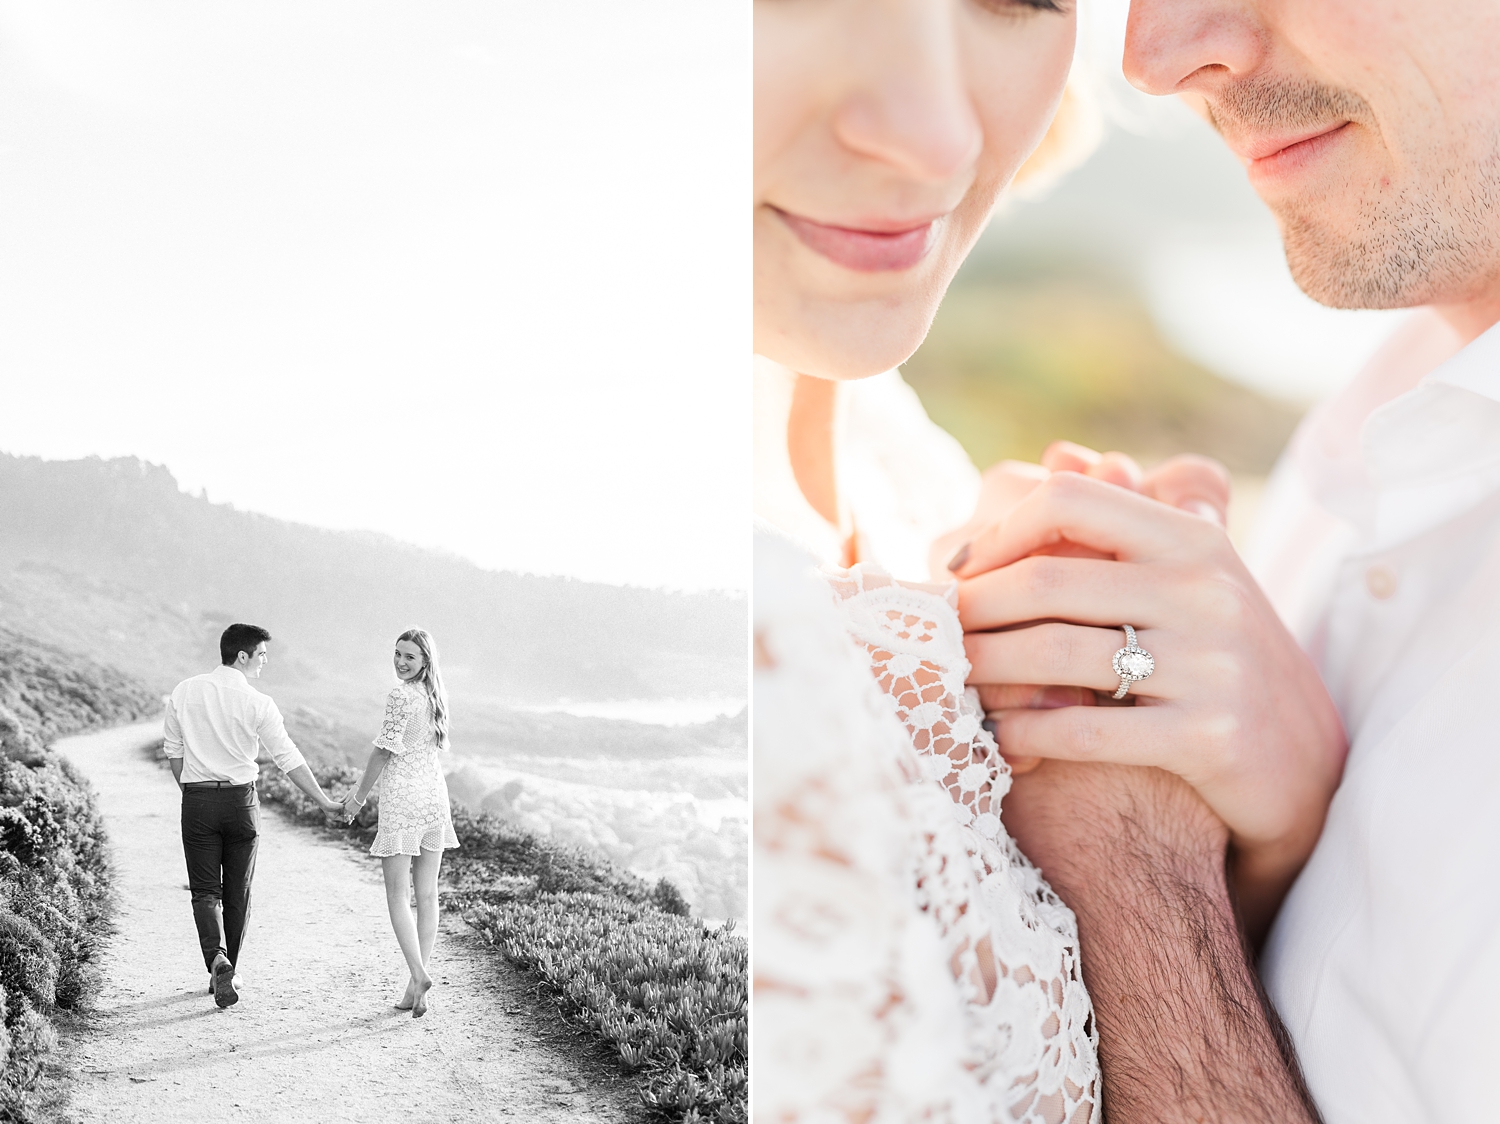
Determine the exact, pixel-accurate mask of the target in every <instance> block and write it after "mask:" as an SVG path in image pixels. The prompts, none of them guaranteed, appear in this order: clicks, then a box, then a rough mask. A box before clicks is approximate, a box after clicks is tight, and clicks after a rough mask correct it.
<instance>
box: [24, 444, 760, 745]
mask: <svg viewBox="0 0 1500 1124" xmlns="http://www.w3.org/2000/svg"><path fill="white" fill-rule="evenodd" d="M0 529H3V534H0V624H10V625H12V626H14V627H17V628H21V629H23V630H25V631H26V632H28V633H29V634H31V635H34V636H37V637H40V638H43V639H45V640H48V641H51V642H53V643H57V644H59V645H62V646H64V647H66V648H70V649H74V650H78V651H87V652H91V653H93V654H95V655H96V656H97V657H98V658H99V659H100V660H101V661H103V662H105V663H108V664H112V665H114V666H116V667H119V668H122V669H124V670H127V671H130V672H132V673H134V674H136V675H138V676H139V677H140V678H141V679H143V680H144V681H146V682H147V683H148V684H150V685H151V686H152V687H153V688H156V689H158V690H166V689H167V688H169V687H170V685H171V684H172V683H174V682H175V681H177V680H178V679H180V678H182V677H183V676H185V675H188V674H192V673H194V672H197V671H200V670H204V669H206V668H207V667H210V666H212V665H213V664H214V663H215V662H217V650H216V644H217V638H218V634H219V632H220V631H221V630H222V629H223V627H224V626H225V625H227V624H228V623H230V622H231V621H234V620H248V621H254V622H255V623H258V624H263V625H265V626H266V627H267V628H269V629H270V630H271V632H272V633H273V634H274V635H275V637H276V642H275V644H274V645H273V649H272V665H271V667H270V669H269V670H268V672H267V675H266V679H265V685H266V689H267V690H269V691H271V692H272V693H273V694H274V695H275V696H276V698H277V699H278V700H279V701H281V702H282V703H283V706H284V708H285V709H287V710H288V711H289V712H290V711H292V710H295V709H296V708H297V707H299V706H300V707H309V708H311V709H312V710H313V711H315V712H316V715H321V716H324V717H325V718H327V719H330V720H333V721H335V722H337V723H339V724H346V725H348V726H350V727H352V728H357V729H359V730H360V731H361V736H362V737H363V736H364V731H366V730H367V729H368V728H369V725H370V723H371V721H372V720H378V717H379V710H378V706H379V700H380V697H381V694H382V692H383V689H384V687H385V685H386V684H387V681H388V679H389V666H388V664H389V649H390V646H391V642H392V640H393V639H394V637H395V636H396V635H397V634H398V633H399V632H401V631H402V630H403V629H405V628H408V627H410V626H412V625H414V624H420V625H421V626H422V627H425V628H427V629H429V630H430V631H431V632H432V633H433V634H434V635H435V636H436V637H437V639H438V641H439V644H440V645H441V647H442V649H443V656H444V670H445V673H446V675H447V678H448V682H449V687H450V690H451V691H452V693H453V695H454V698H455V702H456V703H457V704H459V705H457V706H456V707H455V710H456V712H459V713H463V712H467V713H468V714H469V715H471V716H472V721H473V723H474V733H475V734H476V735H477V734H479V733H480V730H479V727H480V725H481V724H484V725H487V726H490V727H505V728H506V732H508V733H509V734H512V735H516V736H523V737H529V736H530V735H532V734H535V735H538V736H542V735H545V733H546V730H545V727H544V724H541V723H534V724H532V725H531V726H528V727H526V729H525V730H519V729H516V726H517V723H518V722H520V720H519V719H515V718H513V717H511V715H510V712H509V711H508V710H507V709H506V708H507V707H509V706H511V705H517V704H548V703H553V702H556V701H557V700H560V699H565V698H573V699H606V700H608V699H653V698H692V697H699V698H701V697H705V696H721V697H730V698H736V697H742V696H743V693H744V689H745V670H744V667H745V661H744V652H745V629H746V610H745V603H744V601H743V599H740V598H735V597H731V596H727V595H722V594H713V593H693V594H685V593H671V592H666V591H661V590H650V589H638V588H628V587H627V588H622V587H616V586H609V585H603V584H597V583H589V582H582V581H576V580H572V579H567V578H557V577H538V576H534V575H527V574H514V573H497V572H492V571H486V570H482V569H480V568H479V567H477V566H474V565H472V564H470V563H468V562H466V561H464V560H462V559H460V558H457V557H454V556H450V555H445V554H442V553H438V552H435V551H430V550H422V549H419V548H417V547H413V546H409V545H406V544H404V543H401V542H398V541H396V540H394V539H391V538H388V537H385V536H382V535H376V534H372V533H365V532H335V531H325V530H321V529H318V528H314V527H309V526H303V525H300V524H295V523H288V522H285V521H282V520H277V519H272V518H269V517H266V516H262V515H257V514H254V513H251V512H244V511H238V510H236V509H235V508H234V507H233V506H231V505H228V504H216V503H210V502H209V501H208V500H207V499H205V498H202V497H194V496H190V495H187V494H184V493H183V492H182V491H181V490H180V489H179V488H178V486H177V482H176V480H175V479H173V477H172V475H171V473H170V472H168V471H167V470H166V469H165V468H162V467H160V466H157V465H151V464H146V463H144V462H142V461H139V460H136V459H134V458H117V459H114V460H101V459H99V458H97V457H91V458H87V459H84V460H77V461H43V460H40V459H38V458H34V457H15V456H9V455H6V454H0ZM605 548H607V547H605ZM481 715H486V716H487V717H485V718H484V719H483V722H482V723H481V720H480V716H481ZM312 724H314V725H315V724H316V723H315V722H313V723H312ZM521 724H522V725H525V724H524V723H521ZM330 736H331V737H332V740H334V741H337V740H338V739H337V737H336V736H334V735H330Z"/></svg>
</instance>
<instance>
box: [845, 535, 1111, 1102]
mask: <svg viewBox="0 0 1500 1124" xmlns="http://www.w3.org/2000/svg"><path fill="white" fill-rule="evenodd" d="M827 577H828V580H829V582H830V584H831V585H832V588H833V591H834V594H835V596H836V598H837V599H838V601H839V604H840V606H841V608H842V609H843V616H844V620H845V624H846V627H847V629H848V632H849V634H850V635H851V636H852V637H853V638H854V639H855V641H856V642H857V643H858V644H859V646H860V648H861V649H862V650H863V652H864V653H865V655H866V657H867V660H868V668H869V671H870V672H871V673H872V674H873V676H874V679H875V682H876V683H877V685H878V686H879V688H880V693H881V695H882V696H883V698H884V702H885V705H886V708H887V710H888V712H889V713H893V714H894V716H895V717H896V718H897V719H899V720H900V722H901V724H902V725H904V726H905V728H906V732H907V734H908V737H909V739H910V745H911V747H912V748H913V749H915V751H916V753H917V755H918V758H919V759H920V761H921V762H922V771H923V773H924V774H925V777H924V780H925V782H926V783H925V784H922V785H920V786H919V787H920V788H921V789H922V790H923V796H921V797H914V799H918V800H922V799H924V798H925V797H927V796H930V797H933V798H935V800H936V802H937V803H938V804H940V805H941V806H942V807H940V808H939V807H935V808H932V809H931V811H932V814H933V815H934V816H936V817H938V818H939V819H945V820H946V826H945V825H943V824H941V823H937V822H933V823H932V826H931V835H930V837H929V847H930V851H929V858H928V861H929V863H930V864H932V867H931V869H932V872H933V873H932V874H930V875H929V876H928V877H927V878H926V879H924V881H923V883H922V893H923V895H924V899H925V900H924V905H925V907H926V908H927V909H928V910H929V911H930V912H931V913H932V914H933V915H934V916H935V917H936V918H937V919H938V922H939V925H940V928H941V930H942V933H943V936H944V940H945V942H946V945H947V947H948V949H949V951H950V954H951V955H952V956H953V958H954V960H953V962H954V964H955V965H956V966H957V967H958V969H959V971H960V972H961V976H962V981H963V983H964V984H965V985H966V993H965V994H966V999H967V1003H968V1013H969V1016H970V1021H971V1045H972V1047H973V1048H974V1049H975V1050H977V1051H978V1053H977V1054H976V1055H975V1056H974V1057H973V1058H972V1059H971V1065H972V1066H973V1067H974V1068H975V1069H976V1071H977V1072H980V1073H984V1074H986V1075H987V1077H988V1080H987V1081H986V1085H985V1087H986V1091H987V1092H988V1093H989V1094H990V1096H991V1098H992V1103H995V1104H996V1107H997V1108H998V1107H1000V1105H1003V1108H1004V1111H1005V1113H1006V1114H1007V1115H1006V1119H1008V1120H1010V1121H1014V1122H1020V1124H1042V1122H1045V1124H1062V1122H1067V1124H1082V1122H1085V1121H1096V1120H1097V1119H1098V1112H1099V1109H1098V1105H1099V1067H1098V1055H1097V1051H1098V1031H1097V1028H1096V1027H1095V1026H1094V1020H1093V1006H1092V1003H1091V1002H1090V1000H1089V997H1088V992H1087V990H1086V989H1085V987H1084V984H1083V979H1082V975H1081V972H1080V969H1079V953H1078V926H1077V921H1076V919H1075V918H1074V916H1073V913H1072V911H1071V910H1070V909H1068V907H1067V906H1066V905H1065V904H1063V902H1062V900H1061V899H1060V898H1058V896H1057V895H1056V894H1055V893H1054V892H1053V891H1052V889H1051V887H1049V886H1048V885H1047V883H1046V882H1045V881H1044V880H1043V878H1042V876H1041V873H1040V872H1039V871H1038V870H1037V869H1036V867H1035V866H1033V865H1032V864H1031V862H1030V861H1029V860H1028V859H1027V858H1026V857H1025V856H1024V855H1023V854H1021V852H1020V849H1019V848H1018V847H1017V846H1016V844H1015V841H1014V840H1013V839H1011V838H1010V835H1009V834H1008V833H1007V832H1006V831H1005V828H1004V825H1003V824H1002V822H1001V817H1000V811H1001V807H1000V806H1001V801H1002V799H1003V798H1004V796H1005V794H1006V793H1007V792H1009V791H1010V768H1009V766H1007V765H1006V763H1005V760H1004V758H1002V757H1001V756H1000V753H999V749H998V747H997V746H996V744H995V741H994V738H993V737H991V736H990V734H989V732H988V731H987V730H985V729H984V728H983V726H982V718H983V715H982V712H981V711H980V708H979V704H978V698H977V695H975V694H974V692H972V691H971V690H969V689H967V688H966V687H965V682H964V681H965V679H966V678H967V677H968V674H969V662H968V659H967V658H966V657H965V655H964V648H963V629H962V626H961V625H960V624H959V620H958V612H957V606H956V597H955V591H954V588H953V586H952V585H951V583H950V585H949V586H947V587H940V586H922V585H909V584H905V583H901V582H897V581H895V580H894V579H892V578H891V577H890V576H889V575H888V574H886V573H885V572H884V571H882V570H880V569H879V568H877V567H873V566H868V565H860V566H856V567H854V568H853V569H852V570H849V571H846V572H838V573H830V574H828V575H827ZM934 782H935V783H934ZM945 793H946V799H944V798H943V797H944V794H945ZM921 806H922V807H928V805H927V804H926V803H923V804H921ZM950 832H952V833H953V838H952V839H949V833H950ZM954 850H957V851H959V852H960V853H961V854H963V855H965V856H966V858H967V862H966V864H965V873H966V874H967V876H968V881H967V882H965V880H964V879H963V878H960V877H958V876H957V874H956V873H955V872H953V871H951V870H949V868H948V866H947V865H946V862H945V861H942V857H943V856H944V855H946V854H951V853H952V852H953V851H954ZM976 882H977V885H975V883H976ZM997 1102H998V1103H997Z"/></svg>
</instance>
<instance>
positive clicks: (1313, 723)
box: [940, 446, 1346, 932]
mask: <svg viewBox="0 0 1500 1124" xmlns="http://www.w3.org/2000/svg"><path fill="white" fill-rule="evenodd" d="M1044 459H1045V462H1046V464H1047V469H1064V470H1066V471H1050V472H1049V471H1048V470H1047V469H1037V468H1035V466H1028V467H1026V468H1020V467H1017V466H1002V467H1001V468H998V469H995V470H991V472H990V473H988V474H987V475H986V482H985V483H986V486H985V498H984V499H983V500H982V501H981V511H980V512H979V514H978V515H977V516H976V520H975V521H974V522H972V523H971V524H970V525H969V526H968V527H967V528H965V529H964V530H963V531H962V532H960V533H955V535H953V536H949V537H948V539H947V541H946V542H945V543H942V544H940V546H943V547H947V548H949V549H953V548H954V546H955V542H954V540H955V539H958V540H967V541H966V545H965V548H964V549H959V550H958V551H957V554H958V556H957V557H956V558H955V559H954V561H953V563H952V569H953V572H954V574H955V575H956V576H957V577H958V578H959V579H960V584H959V614H960V617H961V619H962V621H963V625H964V629H965V632H966V637H965V648H966V650H967V653H968V657H969V660H970V662H971V664H972V665H973V670H972V674H971V675H970V679H969V682H970V683H971V684H973V685H975V686H977V687H978V688H979V692H980V697H981V701H982V702H983V704H984V706H985V709H986V710H987V711H990V712H991V717H993V718H996V719H997V728H998V732H997V738H998V741H999V744H1000V749H1001V752H1002V753H1003V754H1004V755H1005V756H1006V757H1007V759H1008V760H1010V761H1011V762H1012V764H1013V768H1015V770H1016V771H1017V772H1024V771H1026V770H1027V769H1028V768H1030V767H1033V766H1034V765H1035V764H1036V762H1037V759H1041V758H1055V759H1062V760H1071V761H1092V762H1113V763H1116V764H1122V765H1143V766H1156V767H1159V768H1161V769H1165V770H1167V771H1169V772H1172V773H1175V774H1177V775H1178V776H1179V777H1181V778H1183V780H1185V781H1186V782H1187V783H1188V784H1190V785H1191V786H1192V787H1193V788H1194V789H1196V790H1197V792H1198V794H1199V795H1200V796H1201V798H1202V799H1203V800H1204V801H1205V802H1206V803H1207V804H1208V805H1209V807H1210V808H1212V810H1213V811H1214V812H1215V813H1216V814H1217V815H1218V817H1219V818H1220V819H1221V820H1222V821H1223V823H1224V824H1225V825H1226V826H1227V827H1228V829H1229V832H1230V837H1231V839H1232V841H1233V843H1234V847H1235V863H1234V870H1233V878H1234V882H1235V885H1236V889H1237V891H1238V893H1239V897H1240V903H1241V907H1242V910H1243V912H1244V914H1245V919H1246V922H1247V924H1248V925H1249V927H1250V928H1251V930H1252V932H1255V931H1257V930H1259V929H1262V928H1263V927H1264V925H1265V924H1267V923H1268V922H1269V919H1270V916H1272V915H1273V914H1274V912H1275V909H1276V907H1277V905H1278V904H1279V902H1280V900H1281V897H1282V896H1283V895H1284V893H1285V891H1286V889H1287V887H1288V886H1289V885H1290V883H1291V881H1292V879H1293V878H1295V876H1296V874H1297V872H1298V871H1299V870H1300V869H1301V867H1302V864H1303V863H1304V862H1305V861H1306V859H1307V857H1308V855H1309V854H1310V853H1311V851H1312V847H1313V845H1314V844H1315V843H1316V841H1317V838H1318V835H1319V833H1320V832H1321V830H1322V824H1323V819H1324V815H1325V813H1326V811H1327V808H1328V803H1329V801H1330V800H1331V799H1332V796H1333V791H1334V789H1335V787H1336V786H1337V785H1338V781H1339V778H1340V776H1341V774H1342V770H1343V763H1344V756H1345V753H1346V740H1345V735H1344V731H1343V727H1342V724H1341V722H1340V719H1339V716H1338V712H1337V711H1336V709H1335V708H1334V706H1333V703H1332V700H1331V699H1330V698H1329V697H1328V693H1327V691H1326V689H1325V688H1324V686H1323V684H1322V681H1321V679H1320V678H1319V676H1318V673H1317V670H1316V668H1315V667H1314V666H1313V665H1312V663H1311V661H1310V660H1309V659H1308V658H1307V657H1306V655H1305V654H1304V653H1303V652H1302V650H1301V648H1300V647H1299V646H1298V645H1297V643H1296V641H1295V640H1294V639H1293V637H1292V636H1291V635H1290V633H1288V631H1287V630H1286V628H1285V626H1284V625H1283V624H1282V623H1281V621H1280V619H1279V618H1278V617H1277V615H1276V612H1275V610H1274V609H1273V608H1272V606H1271V604H1270V602H1269V601H1268V600H1267V598H1266V596H1265V594H1264V593H1263V592H1262V591H1261V589H1260V587H1259V586H1258V585H1257V584H1256V582H1255V580H1254V578H1252V577H1251V575H1250V573H1249V571H1248V570H1247V569H1246V568H1245V565H1244V563H1243V562H1242V561H1241V560H1240V558H1239V556H1238V554H1237V553H1236V552H1235V550H1234V548H1233V546H1232V545H1231V544H1230V542H1229V538H1228V536H1227V534H1226V533H1225V531H1224V528H1223V526H1222V518H1223V515H1222V513H1223V511H1224V510H1225V508H1226V507H1227V501H1228V479H1227V475H1226V474H1225V473H1224V472H1223V470H1222V469H1220V468H1218V467H1217V466H1216V465H1213V464H1212V462H1207V461H1203V460H1202V459H1200V458H1178V459H1176V460H1174V461H1169V462H1167V463H1166V464H1165V465H1163V466H1162V467H1161V468H1160V469H1158V470H1157V471H1156V472H1155V473H1153V474H1150V475H1146V474H1142V473H1141V472H1140V470H1139V469H1137V468H1136V467H1135V466H1134V464H1133V462H1131V461H1129V459H1128V458H1124V457H1122V456H1120V455H1119V454H1110V455H1109V456H1108V457H1106V458H1101V457H1099V456H1098V455H1097V454H1093V453H1090V452H1089V451H1088V450H1083V449H1080V448H1078V447H1077V446H1058V447H1054V449H1052V450H1049V452H1048V456H1047V457H1046V458H1044ZM1205 516H1208V517H1207V518H1205ZM1215 516H1217V517H1215ZM1124 624H1130V625H1133V626H1134V627H1135V629H1136V633H1137V637H1138V643H1139V644H1140V646H1141V647H1143V648H1145V649H1146V650H1147V651H1149V652H1151V653H1152V654H1153V655H1154V656H1155V659H1156V669H1155V671H1154V673H1153V674H1152V675H1151V676H1150V678H1148V679H1145V680H1142V681H1140V682H1138V683H1135V684H1134V685H1133V686H1132V688H1131V692H1130V698H1131V699H1133V701H1134V705H1127V706H1098V705H1091V704H1093V703H1095V702H1096V701H1098V697H1097V696H1096V694H1095V692H1099V693H1102V694H1106V695H1107V694H1109V693H1112V692H1113V691H1114V690H1115V688H1116V687H1117V686H1118V685H1119V677H1118V676H1117V675H1115V673H1114V672H1113V669H1112V667H1111V658H1112V657H1113V655H1114V653H1115V652H1116V651H1117V650H1118V649H1119V648H1121V647H1123V646H1124V643H1125V638H1124V633H1123V631H1122V630H1121V627H1120V626H1121V625H1124Z"/></svg>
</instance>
